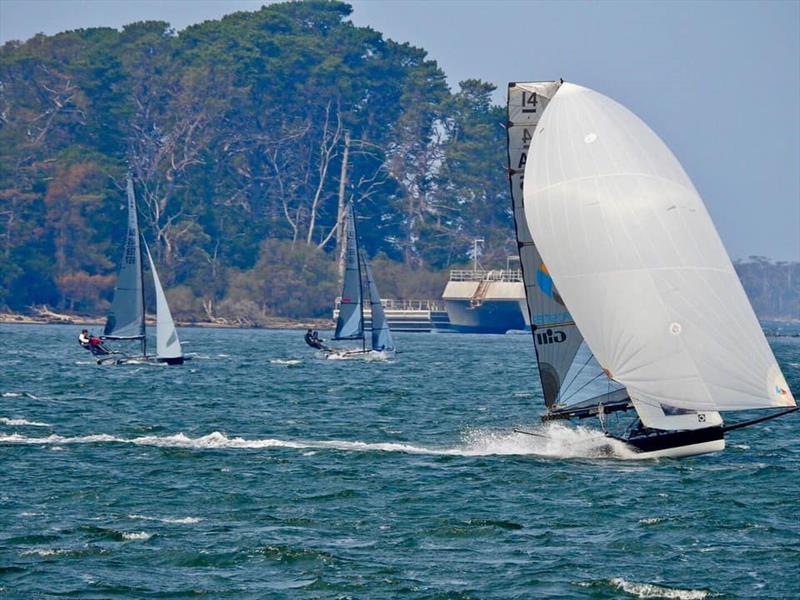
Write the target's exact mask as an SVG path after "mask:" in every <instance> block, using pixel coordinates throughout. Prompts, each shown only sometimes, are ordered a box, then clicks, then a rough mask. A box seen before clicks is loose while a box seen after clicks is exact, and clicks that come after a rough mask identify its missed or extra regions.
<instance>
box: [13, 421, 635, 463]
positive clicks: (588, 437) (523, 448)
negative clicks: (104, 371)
mask: <svg viewBox="0 0 800 600" xmlns="http://www.w3.org/2000/svg"><path fill="white" fill-rule="evenodd" d="M531 433H532V434H534V435H526V434H523V433H516V432H508V431H497V430H482V429H475V430H471V431H469V432H467V433H465V434H464V436H463V441H462V443H461V444H459V445H457V446H452V447H435V446H418V445H414V444H409V443H403V442H361V441H348V440H303V439H300V440H280V439H274V438H266V439H245V438H241V437H228V436H226V435H225V434H223V433H220V432H219V431H214V432H212V433H210V434H208V435H204V436H201V437H197V438H191V437H189V436H187V435H185V434H183V433H177V434H175V435H168V436H155V435H149V436H142V437H136V438H122V437H116V436H113V435H108V434H95V435H84V436H74V437H65V436H60V435H55V434H53V435H49V436H47V437H27V436H23V435H20V434H16V433H14V434H10V435H0V443H7V444H96V443H119V444H135V445H138V446H156V447H159V448H188V449H196V450H205V449H264V448H293V449H299V450H314V449H329V450H343V451H351V452H402V453H406V454H427V455H433V456H465V457H472V456H496V455H500V456H504V455H505V456H539V457H548V458H617V459H628V458H635V457H636V454H635V453H634V452H632V451H631V450H630V449H628V447H627V446H626V445H625V444H624V443H623V442H620V441H617V440H613V439H609V438H607V437H605V435H603V433H602V432H599V431H594V430H591V429H585V428H583V427H577V428H570V427H565V426H563V425H559V424H551V425H548V426H546V427H537V428H532V431H531Z"/></svg>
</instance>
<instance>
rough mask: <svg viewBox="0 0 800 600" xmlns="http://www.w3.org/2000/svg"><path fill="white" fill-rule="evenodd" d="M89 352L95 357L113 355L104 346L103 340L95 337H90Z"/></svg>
mask: <svg viewBox="0 0 800 600" xmlns="http://www.w3.org/2000/svg"><path fill="white" fill-rule="evenodd" d="M89 351H90V352H91V353H92V354H94V355H95V356H103V355H105V354H111V350H109V349H108V348H106V346H105V344H103V340H102V339H101V338H99V337H97V336H94V335H93V336H90V337H89Z"/></svg>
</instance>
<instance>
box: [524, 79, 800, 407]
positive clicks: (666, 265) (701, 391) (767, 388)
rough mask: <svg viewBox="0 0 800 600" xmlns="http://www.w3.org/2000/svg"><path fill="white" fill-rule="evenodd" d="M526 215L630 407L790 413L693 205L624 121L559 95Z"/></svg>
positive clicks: (539, 133) (669, 160)
mask: <svg viewBox="0 0 800 600" xmlns="http://www.w3.org/2000/svg"><path fill="white" fill-rule="evenodd" d="M524 207H525V222H526V223H527V225H528V227H529V229H530V231H531V232H532V233H533V238H534V239H536V244H537V248H538V250H539V252H540V253H541V256H542V257H543V258H544V261H545V263H546V264H547V267H548V269H549V274H550V276H551V278H552V280H553V281H554V282H555V284H556V286H557V289H558V292H559V293H560V296H561V298H562V300H563V302H564V304H565V305H566V306H568V307H569V311H570V313H571V314H572V316H573V317H574V319H575V322H576V323H577V324H578V326H579V327H580V330H581V333H582V334H583V336H584V338H585V339H586V342H587V343H588V345H589V347H590V348H591V350H592V352H593V354H594V356H595V357H596V358H597V360H598V361H599V363H600V365H601V366H602V367H603V368H604V369H605V370H606V373H607V374H608V376H609V377H610V378H612V379H613V380H614V381H616V382H619V383H620V384H623V385H624V386H625V387H626V388H627V390H628V392H629V394H630V396H631V398H632V399H634V401H635V402H636V403H637V404H642V403H643V404H647V405H650V406H653V407H677V408H682V409H687V410H698V411H701V410H737V409H751V408H763V407H778V406H793V405H794V404H795V401H794V398H793V397H792V394H791V391H790V390H789V387H788V385H787V384H786V380H785V379H784V377H783V374H782V373H781V371H780V368H779V367H778V365H777V363H776V361H775V357H774V356H773V354H772V351H771V350H770V348H769V346H768V345H767V342H766V339H765V338H764V335H763V333H762V331H761V328H760V326H759V324H758V321H757V320H756V317H755V315H754V313H753V310H752V308H751V307H750V304H749V302H748V300H747V297H746V296H745V293H744V290H743V289H742V286H741V283H740V282H739V279H738V277H737V276H736V272H735V271H734V269H733V266H732V265H731V262H730V259H729V258H728V256H727V254H726V252H725V249H724V248H723V245H722V242H721V241H720V239H719V236H718V235H717V232H716V230H715V229H714V226H713V224H712V222H711V219H710V217H709V215H708V213H707V212H706V209H705V206H704V205H703V202H702V200H701V198H700V196H699V195H698V193H697V191H696V190H695V188H694V186H693V185H692V182H691V181H690V180H689V178H688V177H687V175H686V173H685V172H684V171H683V169H682V167H681V165H680V164H679V163H678V161H677V160H676V158H675V157H674V156H673V155H672V153H671V152H670V151H669V149H667V147H666V146H665V145H664V143H663V142H662V141H661V140H660V139H659V138H658V137H657V136H656V135H655V133H653V132H652V131H651V130H650V129H649V128H648V127H647V126H646V125H645V124H644V123H643V122H642V121H640V120H639V119H638V118H637V117H636V116H635V115H633V114H632V113H631V112H630V111H628V110H627V109H626V108H624V107H622V106H621V105H619V104H617V103H616V102H614V101H613V100H610V99H609V98H606V97H605V96H603V95H601V94H598V93H597V92H594V91H592V90H589V89H586V88H582V87H580V86H577V85H573V84H569V83H564V84H563V85H562V86H561V87H560V88H559V90H558V92H557V93H556V94H555V95H554V96H553V98H552V100H551V101H550V104H549V106H548V107H547V110H546V111H545V112H544V114H543V115H542V117H541V120H540V122H539V124H538V127H537V129H536V132H535V134H534V137H533V142H532V145H531V156H530V159H529V160H528V161H527V166H526V169H525V188H524Z"/></svg>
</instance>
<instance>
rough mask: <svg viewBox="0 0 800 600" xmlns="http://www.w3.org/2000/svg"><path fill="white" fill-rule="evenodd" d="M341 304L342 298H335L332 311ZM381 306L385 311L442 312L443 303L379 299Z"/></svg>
mask: <svg viewBox="0 0 800 600" xmlns="http://www.w3.org/2000/svg"><path fill="white" fill-rule="evenodd" d="M341 303H342V297H341V296H337V298H336V301H335V302H334V303H333V309H334V310H338V309H339V305H340V304H341ZM381 306H383V308H384V309H385V310H407V311H434V312H436V311H440V312H441V311H444V303H443V302H441V301H439V300H421V299H420V300H417V299H409V300H404V299H398V300H395V299H394V298H381ZM365 309H367V310H368V309H369V302H367V303H366V305H365Z"/></svg>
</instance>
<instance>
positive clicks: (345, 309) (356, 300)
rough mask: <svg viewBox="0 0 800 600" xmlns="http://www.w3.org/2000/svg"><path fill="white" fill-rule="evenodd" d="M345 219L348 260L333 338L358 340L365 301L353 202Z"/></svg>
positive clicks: (360, 337) (348, 206)
mask: <svg viewBox="0 0 800 600" xmlns="http://www.w3.org/2000/svg"><path fill="white" fill-rule="evenodd" d="M345 219H346V227H345V235H346V236H347V241H346V243H347V250H346V253H345V261H346V262H345V270H344V281H343V283H342V299H341V302H340V304H339V318H338V319H337V320H336V332H335V333H334V337H333V339H335V340H356V339H362V338H363V337H364V302H363V291H362V286H361V262H360V260H359V252H358V238H357V234H356V219H355V214H354V212H353V203H352V202H351V203H350V204H348V205H347V213H346V215H345Z"/></svg>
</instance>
